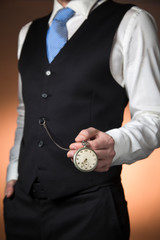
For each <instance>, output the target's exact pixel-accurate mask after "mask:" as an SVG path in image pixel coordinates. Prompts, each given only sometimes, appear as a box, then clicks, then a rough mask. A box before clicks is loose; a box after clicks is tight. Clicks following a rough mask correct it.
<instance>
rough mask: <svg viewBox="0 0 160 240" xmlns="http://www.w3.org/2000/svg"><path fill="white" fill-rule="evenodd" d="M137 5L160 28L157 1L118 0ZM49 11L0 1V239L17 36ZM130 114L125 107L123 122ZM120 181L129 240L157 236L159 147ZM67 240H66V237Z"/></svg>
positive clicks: (36, 3)
mask: <svg viewBox="0 0 160 240" xmlns="http://www.w3.org/2000/svg"><path fill="white" fill-rule="evenodd" d="M120 2H130V3H134V4H137V5H139V6H140V7H142V8H144V9H146V10H147V11H149V12H150V13H151V14H152V15H153V16H154V17H155V19H156V21H157V24H158V27H159V29H160V15H159V10H160V0H157V1H156V0H139V1H138V0H135V1H134V0H128V1H126V0H120ZM51 10H52V0H1V2H0V27H1V28H0V30H1V37H0V83H1V85H0V141H1V142H0V240H4V239H5V237H4V224H3V208H2V200H3V196H4V187H5V177H6V167H7V164H8V161H9V149H10V147H11V146H12V145H13V141H14V132H15V128H16V117H17V114H16V107H17V103H18V102H17V60H16V51H17V47H16V46H17V36H18V32H19V30H20V28H21V27H22V26H23V25H24V24H25V23H27V22H28V21H30V20H32V19H34V18H37V17H40V16H43V15H45V14H47V13H48V12H49V11H51ZM129 119H130V115H129V111H128V108H126V112H125V116H124V122H126V121H129ZM122 181H123V185H124V189H125V194H126V199H127V201H128V208H129V214H130V222H131V240H159V239H160V149H157V150H156V151H154V152H153V153H152V155H151V156H150V157H149V158H147V159H146V160H143V161H138V162H137V163H135V164H133V165H130V166H123V173H122ZM66 240H67V239H66Z"/></svg>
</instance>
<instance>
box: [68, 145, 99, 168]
mask: <svg viewBox="0 0 160 240" xmlns="http://www.w3.org/2000/svg"><path fill="white" fill-rule="evenodd" d="M82 145H83V147H82V148H80V149H78V150H77V152H76V153H75V154H74V157H73V162H74V165H75V167H76V168H77V169H78V170H80V171H81V172H91V171H93V170H94V169H95V168H96V166H97V163H98V158H97V155H96V153H95V151H93V150H92V149H90V148H89V147H87V145H88V143H87V142H85V141H83V142H82Z"/></svg>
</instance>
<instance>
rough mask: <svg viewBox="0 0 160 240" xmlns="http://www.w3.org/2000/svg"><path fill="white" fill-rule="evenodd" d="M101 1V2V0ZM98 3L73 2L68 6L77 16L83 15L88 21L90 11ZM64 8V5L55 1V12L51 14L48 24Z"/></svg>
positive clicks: (84, 0)
mask: <svg viewBox="0 0 160 240" xmlns="http://www.w3.org/2000/svg"><path fill="white" fill-rule="evenodd" d="M99 1H101V0H99ZM96 2H98V0H71V1H70V2H69V3H68V4H67V7H69V8H71V9H72V10H74V11H75V12H76V14H78V15H82V16H83V17H84V18H86V19H87V18H88V15H89V13H90V10H91V9H92V7H93V6H94V5H95V4H96ZM62 8H63V7H62V5H61V4H60V3H59V2H58V1H57V0H54V3H53V11H52V14H51V16H50V19H49V22H48V23H49V25H50V24H51V22H52V21H53V19H54V17H55V15H56V13H57V12H58V11H59V10H60V9H62Z"/></svg>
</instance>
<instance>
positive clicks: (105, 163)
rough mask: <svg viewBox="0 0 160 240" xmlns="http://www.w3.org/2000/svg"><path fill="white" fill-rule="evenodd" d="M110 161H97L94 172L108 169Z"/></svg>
mask: <svg viewBox="0 0 160 240" xmlns="http://www.w3.org/2000/svg"><path fill="white" fill-rule="evenodd" d="M111 162H112V161H111V160H110V159H109V160H108V159H99V160H98V163H97V166H96V170H99V169H101V168H108V167H110V165H111Z"/></svg>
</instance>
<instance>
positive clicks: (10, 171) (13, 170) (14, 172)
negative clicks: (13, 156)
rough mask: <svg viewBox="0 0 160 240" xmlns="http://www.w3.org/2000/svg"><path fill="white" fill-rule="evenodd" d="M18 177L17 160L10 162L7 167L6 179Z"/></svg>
mask: <svg viewBox="0 0 160 240" xmlns="http://www.w3.org/2000/svg"><path fill="white" fill-rule="evenodd" d="M17 179H18V162H17V161H16V162H10V164H9V165H8V168H7V177H6V181H7V182H8V181H10V180H17Z"/></svg>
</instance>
